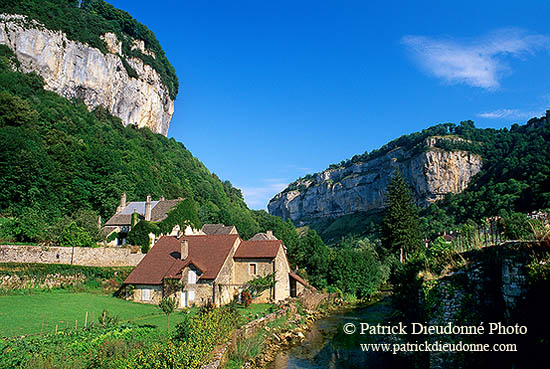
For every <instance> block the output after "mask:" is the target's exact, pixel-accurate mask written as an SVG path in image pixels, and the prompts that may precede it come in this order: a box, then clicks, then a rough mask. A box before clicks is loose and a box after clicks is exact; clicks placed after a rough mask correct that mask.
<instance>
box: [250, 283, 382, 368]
mask: <svg viewBox="0 0 550 369" xmlns="http://www.w3.org/2000/svg"><path fill="white" fill-rule="evenodd" d="M319 296H320V294H318V295H317V296H315V298H316V299H317V301H316V306H312V297H313V296H312V295H310V296H305V298H301V299H296V300H292V301H290V302H288V303H287V304H285V305H283V306H282V307H281V308H282V310H283V311H285V313H284V314H283V315H282V316H281V318H279V319H281V321H280V323H281V324H277V323H278V322H277V321H273V323H275V324H272V325H271V326H270V325H269V324H268V325H266V326H265V327H264V328H263V332H262V334H263V337H262V339H263V341H262V344H261V351H260V352H259V354H257V355H256V356H254V357H252V358H250V359H249V360H248V361H247V362H245V363H244V365H243V368H246V369H261V368H266V367H268V366H269V364H270V363H271V362H272V361H273V360H275V357H276V356H277V355H278V354H279V353H280V352H282V351H285V350H288V349H290V348H292V347H295V346H297V345H300V344H302V343H303V342H304V341H305V340H306V335H307V332H308V331H310V330H311V328H312V326H313V325H314V324H315V322H316V321H318V320H319V319H322V318H325V317H327V316H329V315H331V314H334V313H335V312H337V311H343V310H352V309H355V308H358V307H365V306H369V305H372V304H375V303H377V302H379V301H380V300H381V299H382V298H384V297H386V296H388V293H380V294H378V295H376V296H374V297H372V298H371V299H369V300H366V301H359V302H357V303H355V304H351V303H347V302H345V301H344V300H342V299H341V298H339V297H338V296H337V295H328V294H324V295H323V299H319ZM314 302H315V301H314ZM305 306H307V307H305Z"/></svg>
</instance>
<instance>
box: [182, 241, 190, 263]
mask: <svg viewBox="0 0 550 369" xmlns="http://www.w3.org/2000/svg"><path fill="white" fill-rule="evenodd" d="M187 256H189V242H187V240H181V260H185V259H187Z"/></svg>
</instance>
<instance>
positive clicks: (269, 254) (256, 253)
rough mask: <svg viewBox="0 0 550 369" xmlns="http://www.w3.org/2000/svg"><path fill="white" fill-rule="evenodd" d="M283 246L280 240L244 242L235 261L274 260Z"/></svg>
mask: <svg viewBox="0 0 550 369" xmlns="http://www.w3.org/2000/svg"><path fill="white" fill-rule="evenodd" d="M281 246H283V243H282V241H280V240H261V241H252V240H249V241H243V242H241V244H240V245H239V248H238V249H237V251H235V255H234V256H233V258H235V259H262V258H266V259H273V258H275V257H276V256H277V253H278V252H279V248H280V247H281Z"/></svg>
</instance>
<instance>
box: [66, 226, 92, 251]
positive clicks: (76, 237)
mask: <svg viewBox="0 0 550 369" xmlns="http://www.w3.org/2000/svg"><path fill="white" fill-rule="evenodd" d="M59 244H60V245H61V246H64V247H93V246H96V244H95V243H94V240H93V239H92V236H90V234H89V233H88V232H86V231H85V230H84V229H83V228H81V227H79V226H77V225H76V223H74V222H72V223H71V224H69V226H68V227H67V228H66V229H65V230H64V231H63V233H62V234H61V236H60V237H59Z"/></svg>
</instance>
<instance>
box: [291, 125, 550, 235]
mask: <svg viewBox="0 0 550 369" xmlns="http://www.w3.org/2000/svg"><path fill="white" fill-rule="evenodd" d="M433 136H438V137H445V138H446V139H440V140H437V141H435V143H432V145H433V147H428V146H427V145H426V139H427V138H428V137H433ZM397 147H402V148H404V149H406V150H409V152H411V153H412V154H413V155H414V154H416V153H420V152H422V151H423V150H446V151H456V150H465V151H469V152H472V153H474V154H478V155H481V157H482V159H483V167H482V170H481V172H480V173H479V174H478V175H476V176H475V177H474V178H473V179H472V182H471V183H470V185H469V186H468V188H467V189H466V190H465V191H464V192H462V193H460V194H457V195H453V194H448V195H447V196H446V197H445V199H444V200H441V201H438V202H436V203H435V204H432V205H431V206H429V207H427V208H425V209H422V210H421V216H422V218H423V227H424V231H425V235H426V236H427V237H429V238H435V237H436V236H437V235H438V234H441V233H442V232H444V231H447V232H449V231H451V230H453V229H458V228H459V227H460V225H462V224H464V223H466V222H467V221H468V220H472V221H475V222H476V223H477V224H481V223H482V222H483V220H484V219H486V218H487V217H493V216H501V217H505V218H513V217H516V218H517V216H518V215H517V214H518V213H523V214H526V213H528V212H530V211H535V210H544V209H550V180H548V178H550V124H549V123H548V122H547V120H546V118H545V117H543V118H533V119H531V120H529V121H528V122H527V123H526V124H525V125H518V124H514V125H512V126H511V127H510V128H502V129H490V128H487V129H480V128H476V127H475V125H474V123H473V122H472V121H463V122H460V124H458V125H457V124H453V123H445V124H438V125H435V126H433V127H430V128H427V129H424V130H422V131H421V132H416V133H412V134H410V135H405V136H402V137H400V138H398V139H396V140H393V141H391V142H390V143H388V144H386V145H384V146H382V147H381V148H380V149H378V150H374V151H372V152H370V153H364V154H361V155H356V156H354V157H353V158H352V159H349V160H344V161H342V162H341V163H339V164H334V165H331V166H330V167H329V169H336V168H345V167H349V166H351V165H352V164H354V163H357V162H362V161H367V160H372V159H374V158H377V157H379V156H381V155H384V154H386V153H388V152H390V151H391V150H394V149H395V148H397ZM312 177H313V175H307V176H306V177H304V178H301V179H302V180H303V179H311V178H312ZM299 181H300V180H298V181H296V182H294V183H293V184H291V185H290V186H289V187H288V189H298V186H299V185H298V182H299ZM381 218H382V217H381V214H380V213H372V212H371V213H355V214H349V215H346V216H344V217H341V218H327V219H324V220H320V221H317V222H315V223H313V224H311V227H312V228H313V229H315V230H317V231H318V232H319V234H320V235H321V237H322V238H323V240H325V241H329V242H334V241H336V240H338V239H339V238H340V237H342V236H345V235H356V236H368V237H369V238H371V239H376V238H380V237H381V228H380V227H379V225H380V223H381Z"/></svg>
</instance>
